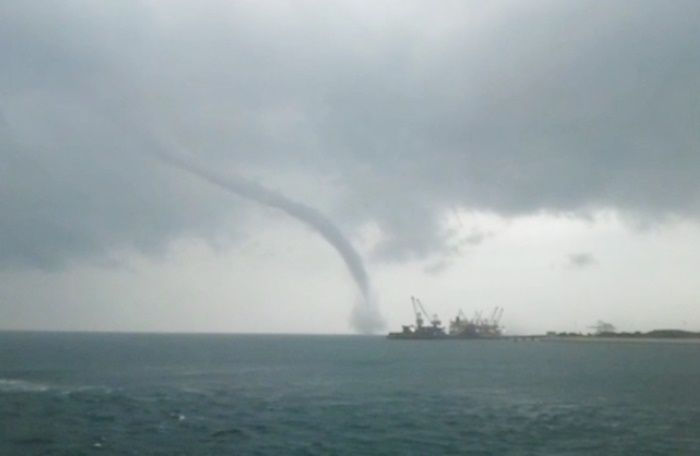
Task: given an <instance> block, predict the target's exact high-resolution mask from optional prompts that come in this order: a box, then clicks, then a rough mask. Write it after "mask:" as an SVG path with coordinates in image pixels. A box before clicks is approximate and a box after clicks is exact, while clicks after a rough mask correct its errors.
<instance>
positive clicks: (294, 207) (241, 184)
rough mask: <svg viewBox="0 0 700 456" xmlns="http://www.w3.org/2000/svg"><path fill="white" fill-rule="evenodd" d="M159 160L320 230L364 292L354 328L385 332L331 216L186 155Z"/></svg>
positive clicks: (357, 261)
mask: <svg viewBox="0 0 700 456" xmlns="http://www.w3.org/2000/svg"><path fill="white" fill-rule="evenodd" d="M158 157H159V158H161V159H162V160H164V161H165V162H166V163H168V164H170V165H173V166H176V167H177V168H180V169H182V170H185V171H187V172H189V173H191V174H194V175H196V176H198V177H200V178H202V179H204V180H206V181H207V182H209V183H211V184H214V185H216V186H218V187H220V188H222V189H224V190H226V191H228V192H230V193H234V194H236V195H238V196H241V197H244V198H248V199H250V200H253V201H256V202H258V203H260V204H264V205H266V206H269V207H274V208H276V209H279V210H281V211H283V212H285V213H286V214H288V215H290V216H292V217H294V218H295V219H297V220H299V221H300V222H302V223H304V224H305V225H306V226H308V227H310V228H312V229H313V230H314V231H316V232H317V233H318V234H319V235H321V237H323V239H325V240H326V241H327V242H328V243H329V244H330V245H331V246H332V247H333V248H334V249H335V250H336V251H337V252H338V254H339V255H340V257H341V258H342V259H343V262H344V263H345V266H347V268H348V270H349V271H350V275H351V276H352V278H353V280H354V281H355V284H356V285H357V288H358V289H359V291H360V294H361V298H360V299H359V300H358V301H357V302H356V303H355V306H354V308H353V309H352V312H351V315H350V324H351V326H352V328H353V329H354V330H355V331H357V332H359V333H362V334H372V333H376V332H378V331H380V330H382V329H384V327H385V323H384V320H383V319H382V317H381V315H380V313H379V309H378V307H377V302H376V299H375V297H374V296H373V295H372V287H371V285H370V280H369V276H368V275H367V270H366V268H365V265H364V263H363V261H362V258H361V257H360V255H359V254H358V253H357V251H356V250H355V249H354V248H353V246H352V244H350V242H349V241H348V240H347V239H346V238H345V236H343V234H342V233H341V232H340V230H339V229H338V227H337V226H336V225H335V224H334V223H333V222H332V221H331V220H329V219H328V217H326V216H325V215H323V214H322V213H321V212H319V211H318V210H316V209H314V208H313V207H311V206H307V205H305V204H303V203H300V202H298V201H294V200H292V199H290V198H288V197H286V196H284V195H282V194H280V193H277V192H275V191H272V190H270V189H268V188H265V187H263V186H261V185H260V184H258V183H256V182H253V181H250V180H248V179H246V178H244V177H242V176H239V175H236V174H233V173H226V174H223V173H219V172H216V171H214V170H212V169H209V168H207V167H205V166H204V165H202V164H201V163H198V162H197V161H196V160H194V159H192V158H190V157H186V156H185V155H184V154H181V153H179V154H177V155H175V154H174V153H163V152H161V153H159V154H158Z"/></svg>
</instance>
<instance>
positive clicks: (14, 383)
mask: <svg viewBox="0 0 700 456" xmlns="http://www.w3.org/2000/svg"><path fill="white" fill-rule="evenodd" d="M48 390H49V386H48V385H46V384H43V383H36V382H30V381H26V380H17V379H9V378H0V393H43V392H44V391H48Z"/></svg>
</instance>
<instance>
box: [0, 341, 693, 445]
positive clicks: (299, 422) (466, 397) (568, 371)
mask: <svg viewBox="0 0 700 456" xmlns="http://www.w3.org/2000/svg"><path fill="white" fill-rule="evenodd" d="M0 454H2V455H12V454H17V455H31V454H47V455H53V454H56V455H59V454H66V455H79V454H144V455H151V454H163V455H174V454H187V455H190V454H212V455H219V454H347V455H356V454H366V455H367V454H419V455H425V454H518V455H520V454H523V455H526V454H556V455H565V454H606V455H615V454H625V455H640V454H673V455H678V454H689V455H692V454H700V344H655V343H566V342H559V343H557V342H520V343H514V342H501V341H389V340H386V339H384V338H380V337H335V336H215V335H125V334H119V335H118V334H107V335H106V334H50V333H43V334H42V333H0Z"/></svg>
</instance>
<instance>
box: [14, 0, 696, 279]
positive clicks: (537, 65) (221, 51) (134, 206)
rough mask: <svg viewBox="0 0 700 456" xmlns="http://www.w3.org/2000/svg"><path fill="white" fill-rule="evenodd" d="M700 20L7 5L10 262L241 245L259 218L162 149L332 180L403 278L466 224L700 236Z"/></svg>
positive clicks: (640, 13) (451, 8) (556, 6)
mask: <svg viewBox="0 0 700 456" xmlns="http://www.w3.org/2000/svg"><path fill="white" fill-rule="evenodd" d="M699 14H700V5H699V4H698V3H697V2H695V1H692V2H691V1H686V2H684V1H677V2H672V3H665V2H656V1H642V2H634V3H633V4H632V3H627V4H625V3H622V2H614V3H613V2H606V3H603V2H576V3H574V2H566V3H565V2H538V3H529V4H524V3H522V2H444V3H440V4H434V3H429V2H403V1H402V2H367V3H361V2H347V3H342V4H341V3H333V4H330V3H327V2H318V3H313V2H311V3H310V2H289V3H287V4H284V3H272V2H264V3H259V2H250V3H242V2H241V3H230V2H197V3H196V4H195V3H192V2H180V3H177V2H168V3H163V4H161V3H159V2H119V3H115V4H109V5H107V4H96V3H93V2H31V1H30V2H25V1H23V2H20V1H15V2H12V1H10V2H4V3H3V4H2V5H1V6H0V59H1V61H2V67H3V70H2V71H0V97H1V98H0V100H1V104H0V111H1V114H2V116H1V119H2V120H0V135H1V137H0V146H1V147H2V148H1V150H0V177H2V181H1V182H0V209H1V210H2V219H0V262H1V263H3V264H6V265H8V264H18V263H25V264H33V265H38V266H43V267H50V266H56V265H60V264H62V263H63V262H64V261H65V260H66V259H70V258H72V257H75V256H76V255H93V254H96V253H98V254H99V253H102V252H105V251H108V250H109V249H111V248H115V247H123V246H127V247H136V248H139V249H143V250H152V251H157V250H158V249H159V248H160V247H162V246H163V245H165V243H167V241H168V240H169V239H173V238H176V237H178V236H182V235H183V234H193V235H197V236H203V237H206V238H212V237H214V236H217V235H221V233H222V232H224V231H225V232H230V231H231V230H230V228H231V227H230V226H227V227H226V229H224V228H223V226H224V225H225V224H226V222H227V221H229V222H231V221H233V217H232V214H234V215H236V218H237V219H238V220H240V219H241V217H243V216H244V211H242V208H241V207H240V204H238V202H236V201H234V200H231V199H230V198H228V197H227V196H226V195H221V194H219V193H218V192H216V191H214V190H212V189H210V188H207V187H206V186H204V185H202V184H201V183H199V182H196V181H193V180H191V179H188V178H187V177H186V176H182V175H179V174H178V173H173V172H172V170H167V169H163V167H162V166H161V165H159V164H158V163H157V162H156V161H153V160H151V159H149V158H148V157H149V151H151V150H153V149H154V148H157V147H158V145H157V144H158V142H157V141H155V139H154V138H155V137H157V136H161V137H162V136H163V135H165V136H168V137H170V138H171V139H172V140H173V141H177V142H180V143H183V144H186V145H187V147H188V148H189V149H192V150H196V151H197V154H198V155H199V157H200V159H201V160H204V161H206V162H207V163H210V164H211V166H213V167H221V168H229V169H233V170H235V171H236V172H240V173H246V172H251V173H254V174H255V175H263V176H272V175H285V174H286V173H292V174H297V175H298V174H301V175H306V176H308V177H309V179H318V178H323V179H327V180H328V181H330V182H333V183H334V184H335V186H336V187H337V195H333V198H332V200H333V201H334V206H333V207H332V208H330V209H329V210H330V211H332V212H333V213H334V215H335V217H336V218H337V221H338V222H339V223H340V224H341V225H343V226H345V227H347V228H348V229H349V228H351V227H352V226H359V225H360V224H362V223H364V222H374V223H376V224H377V225H378V226H379V227H380V228H381V229H382V231H383V233H384V238H383V239H384V241H383V243H382V244H380V245H379V246H378V247H377V252H376V253H377V255H378V256H380V257H382V258H390V259H399V260H403V259H408V258H413V257H424V256H426V255H428V254H431V253H434V252H440V251H444V250H445V249H446V248H447V247H445V246H446V243H445V240H446V239H448V238H449V233H447V232H446V231H445V229H444V228H443V227H442V225H441V223H440V220H442V217H443V216H444V214H445V213H446V212H448V211H451V210H453V208H454V207H466V208H471V209H482V210H489V211H496V212H499V213H501V214H503V215H505V216H510V215H517V214H525V213H530V212H533V211H540V210H546V211H555V212H556V211H567V212H577V211H581V212H585V211H588V210H592V209H595V208H597V207H614V208H617V209H619V210H622V211H625V212H629V213H634V214H643V215H644V216H646V217H652V218H659V219H660V218H663V217H664V216H667V215H680V216H687V217H697V215H698V213H699V209H700V206H699V202H700V179H698V176H700V153H699V152H700V151H699V150H698V145H699V144H700V131H699V130H698V128H697V121H698V119H699V118H700V116H699V115H700V95H699V94H700V55H699V53H700V51H698V47H697V43H698V42H700V29H698V27H697V26H696V24H697V21H698V19H699ZM266 179H270V177H266ZM286 190H288V191H289V192H288V193H290V194H292V195H293V194H294V192H295V191H296V189H294V188H292V189H286ZM312 199H313V198H312ZM320 201H321V200H320V199H319V201H315V200H311V201H308V203H309V204H310V205H315V204H317V203H319V202H320ZM232 211H233V212H232ZM448 250H449V249H448Z"/></svg>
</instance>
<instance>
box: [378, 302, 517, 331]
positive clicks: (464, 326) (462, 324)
mask: <svg viewBox="0 0 700 456" xmlns="http://www.w3.org/2000/svg"><path fill="white" fill-rule="evenodd" d="M411 304H412V305H413V313H414V315H415V318H416V322H415V324H413V325H403V326H402V327H401V332H392V333H389V335H388V336H387V337H388V338H389V339H411V340H413V339H496V338H500V337H501V336H502V334H503V328H502V327H501V325H500V321H501V317H503V308H502V307H496V308H495V309H493V311H492V312H491V314H490V315H489V316H487V317H483V316H482V314H481V312H476V313H475V314H474V316H473V317H472V318H467V317H466V315H465V314H464V312H462V311H461V310H460V311H459V313H458V314H457V316H456V317H455V318H454V319H453V320H450V325H449V329H448V330H445V327H444V326H443V325H442V321H440V318H439V317H438V316H437V314H433V315H432V316H430V314H429V313H428V312H427V311H426V310H425V306H423V303H422V302H421V301H420V299H418V298H416V297H413V296H411ZM426 322H427V323H428V324H426Z"/></svg>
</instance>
